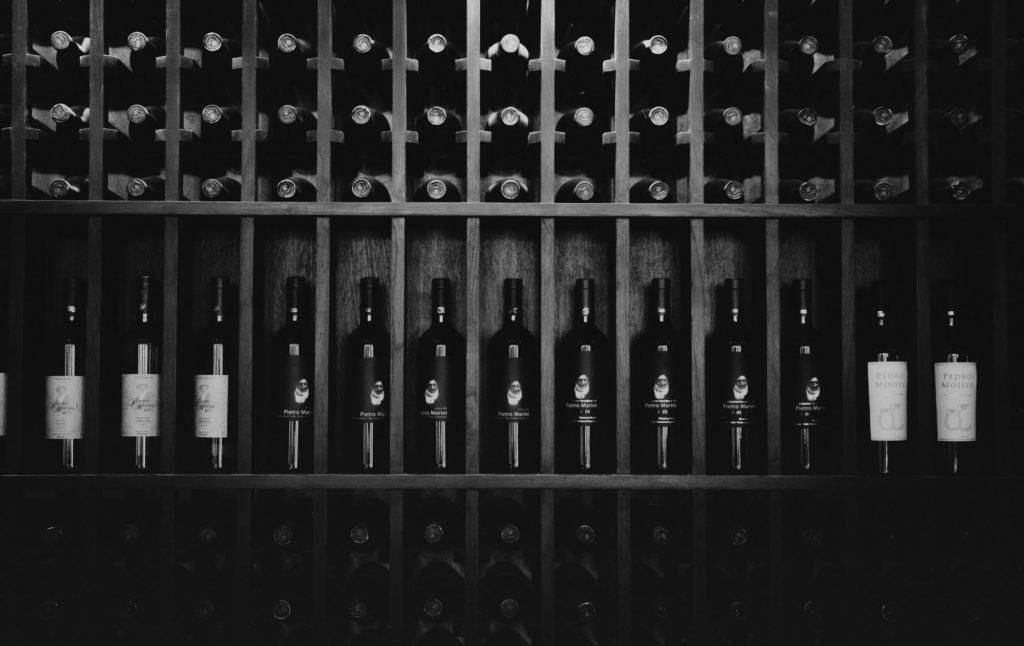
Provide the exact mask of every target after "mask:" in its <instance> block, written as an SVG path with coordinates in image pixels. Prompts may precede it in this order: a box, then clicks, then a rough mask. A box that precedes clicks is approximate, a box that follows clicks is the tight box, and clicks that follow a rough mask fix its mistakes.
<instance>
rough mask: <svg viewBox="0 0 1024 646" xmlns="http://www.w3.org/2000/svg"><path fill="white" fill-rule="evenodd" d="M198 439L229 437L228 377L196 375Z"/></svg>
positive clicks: (196, 432)
mask: <svg viewBox="0 0 1024 646" xmlns="http://www.w3.org/2000/svg"><path fill="white" fill-rule="evenodd" d="M195 384H196V390H195V400H194V401H195V405H196V428H195V434H196V437H227V436H228V376H227V375H196V380H195Z"/></svg>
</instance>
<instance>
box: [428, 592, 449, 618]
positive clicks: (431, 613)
mask: <svg viewBox="0 0 1024 646" xmlns="http://www.w3.org/2000/svg"><path fill="white" fill-rule="evenodd" d="M423 614H424V615H426V617H427V618H428V619H437V618H438V617H440V616H441V615H443V614H444V602H443V601H441V600H440V599H438V598H437V597H430V598H429V599H427V600H426V601H424V602H423Z"/></svg>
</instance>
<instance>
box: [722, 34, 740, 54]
mask: <svg viewBox="0 0 1024 646" xmlns="http://www.w3.org/2000/svg"><path fill="white" fill-rule="evenodd" d="M722 45H724V46H725V53H726V54H728V55H729V56H736V55H737V54H739V53H740V52H742V51H743V41H742V40H740V37H739V36H729V37H728V38H726V39H725V41H724V42H723V43H722Z"/></svg>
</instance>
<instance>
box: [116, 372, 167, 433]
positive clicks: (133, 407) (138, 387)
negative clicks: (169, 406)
mask: <svg viewBox="0 0 1024 646" xmlns="http://www.w3.org/2000/svg"><path fill="white" fill-rule="evenodd" d="M159 435H160V375H121V437H158V436H159Z"/></svg>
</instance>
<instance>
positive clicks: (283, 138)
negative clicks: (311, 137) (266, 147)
mask: <svg viewBox="0 0 1024 646" xmlns="http://www.w3.org/2000/svg"><path fill="white" fill-rule="evenodd" d="M315 130H316V117H315V116H313V113H311V112H310V111H309V110H305V109H303V108H299V107H297V106H295V105H292V104H290V103H285V104H284V105H282V106H281V107H279V108H278V109H277V120H276V121H274V123H273V127H272V128H271V134H272V136H273V137H274V139H276V140H277V141H278V142H280V143H282V144H284V145H288V146H294V145H298V144H304V143H306V135H307V133H309V132H311V131H315Z"/></svg>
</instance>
